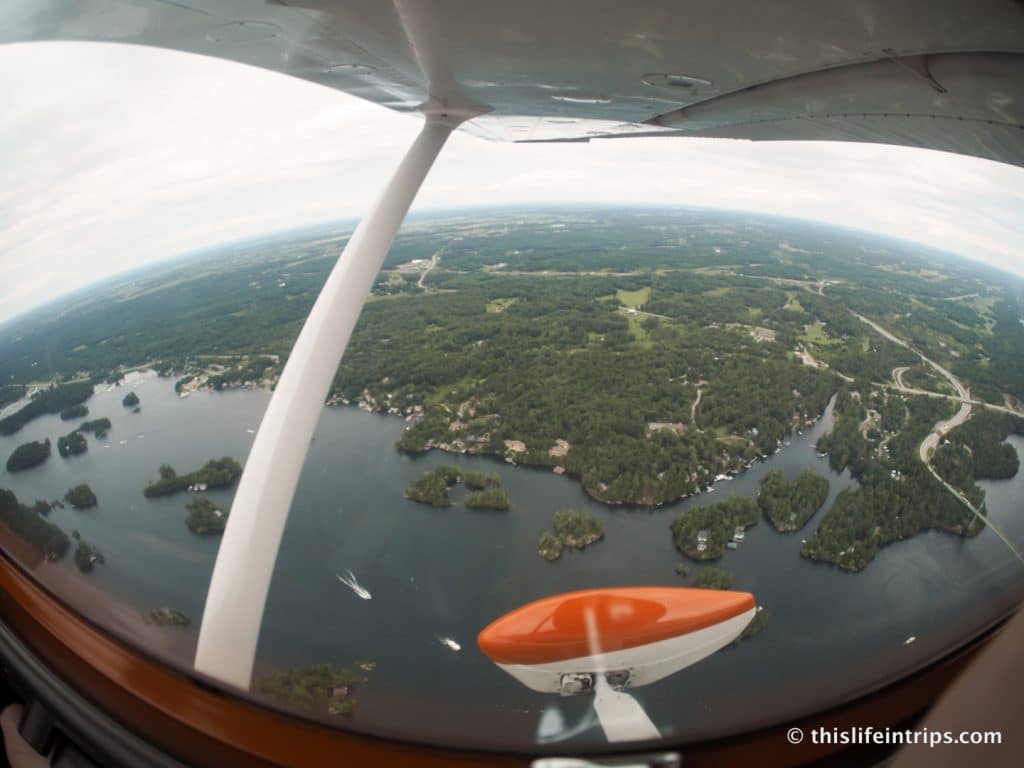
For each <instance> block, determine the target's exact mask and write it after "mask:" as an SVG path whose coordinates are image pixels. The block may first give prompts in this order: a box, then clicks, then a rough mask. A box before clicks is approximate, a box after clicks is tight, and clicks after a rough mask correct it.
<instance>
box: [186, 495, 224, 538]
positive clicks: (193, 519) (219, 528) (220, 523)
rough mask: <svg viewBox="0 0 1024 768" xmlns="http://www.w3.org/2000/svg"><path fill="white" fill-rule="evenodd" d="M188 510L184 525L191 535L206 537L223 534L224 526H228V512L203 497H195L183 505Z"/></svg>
mask: <svg viewBox="0 0 1024 768" xmlns="http://www.w3.org/2000/svg"><path fill="white" fill-rule="evenodd" d="M185 509H186V510H188V517H186V518H185V525H187V526H188V529H189V530H190V531H192V533H196V534H199V535H201V536H202V535H207V534H212V533H223V532H224V526H226V525H227V524H228V514H229V512H228V510H226V509H224V508H223V507H218V506H217V505H216V504H214V503H213V502H212V501H210V500H209V499H208V498H206V497H205V496H197V497H196V498H194V499H192V501H190V502H189V503H188V504H186V505H185Z"/></svg>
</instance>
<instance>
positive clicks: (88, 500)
mask: <svg viewBox="0 0 1024 768" xmlns="http://www.w3.org/2000/svg"><path fill="white" fill-rule="evenodd" d="M64 501H66V502H67V503H68V504H70V505H71V506H72V507H73V508H74V509H88V508H89V507H95V506H96V504H97V503H98V502H97V499H96V494H95V493H93V490H92V488H90V487H89V485H88V484H87V483H81V484H79V485H76V486H75V487H74V488H71V489H70V490H69V491H68V492H67V493H65V494H64Z"/></svg>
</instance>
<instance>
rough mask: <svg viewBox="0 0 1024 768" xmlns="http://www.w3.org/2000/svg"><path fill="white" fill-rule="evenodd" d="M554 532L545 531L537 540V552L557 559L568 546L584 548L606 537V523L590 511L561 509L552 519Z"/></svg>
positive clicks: (545, 556)
mask: <svg viewBox="0 0 1024 768" xmlns="http://www.w3.org/2000/svg"><path fill="white" fill-rule="evenodd" d="M551 525H552V527H553V528H554V529H555V530H554V533H551V532H550V531H545V532H544V533H542V534H541V537H540V540H539V541H538V542H537V554H539V555H540V556H541V557H543V558H544V559H545V560H557V559H558V558H559V557H560V556H561V554H562V551H563V550H564V549H565V548H566V547H571V548H572V549H584V548H585V547H589V546H590V545H591V544H593V543H594V542H596V541H599V540H600V539H602V538H604V523H602V522H601V521H600V520H599V519H598V518H597V517H595V516H594V515H592V514H591V513H590V512H584V511H582V510H579V509H560V510H558V511H557V512H555V516H554V518H553V519H552V521H551Z"/></svg>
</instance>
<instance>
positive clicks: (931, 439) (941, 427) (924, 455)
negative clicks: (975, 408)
mask: <svg viewBox="0 0 1024 768" xmlns="http://www.w3.org/2000/svg"><path fill="white" fill-rule="evenodd" d="M850 312H851V313H852V314H853V316H854V317H856V318H857V319H858V320H860V321H861V322H862V323H866V324H868V325H869V326H871V327H872V328H874V329H875V331H877V332H878V333H879V334H881V335H882V336H884V337H885V338H887V339H888V340H889V341H891V342H892V343H893V344H899V345H900V346H901V347H903V348H904V349H909V350H910V351H911V352H913V353H914V354H915V355H917V356H918V357H919V358H921V360H922V361H923V362H925V363H927V364H928V365H930V366H931V367H932V368H934V369H935V370H936V371H938V373H939V374H940V375H941V376H942V377H943V378H944V379H945V380H946V381H948V382H949V383H950V384H952V385H953V388H954V389H955V390H956V392H957V396H958V397H957V399H958V400H959V401H960V410H958V411H957V412H956V413H955V414H953V415H952V416H950V417H949V418H948V419H944V420H943V421H940V422H938V423H937V424H936V425H935V426H934V427H933V428H932V431H931V432H930V433H928V436H927V437H926V438H925V439H924V441H922V443H921V447H920V449H919V451H918V452H919V454H920V456H921V461H923V462H924V463H925V466H927V467H928V470H929V471H930V472H931V473H932V474H933V475H934V476H935V478H936V479H937V480H938V481H939V482H941V483H942V484H943V485H946V483H945V481H944V480H943V479H942V478H941V477H939V475H938V473H937V472H936V471H935V470H934V469H932V465H931V463H930V462H929V461H928V457H929V455H930V454H931V452H932V451H933V450H935V448H936V446H938V444H939V440H941V439H942V437H943V435H945V434H946V433H947V432H949V431H950V430H951V429H954V428H956V427H958V426H960V425H961V424H963V423H964V422H965V421H967V420H968V419H969V418H971V408H972V405H973V403H974V401H973V400H971V393H970V390H968V389H967V387H966V386H964V384H963V382H961V381H960V379H958V378H957V377H956V376H954V375H953V374H952V373H950V372H949V371H947V370H946V369H945V368H943V367H942V366H941V365H939V364H938V363H936V362H935V361H934V360H932V359H931V358H929V357H927V356H925V355H923V354H922V353H920V352H918V351H917V350H916V349H914V348H913V347H912V346H910V344H908V343H907V342H905V341H904V340H903V339H901V338H900V337H898V336H895V335H894V334H892V333H891V332H889V331H888V330H886V329H885V328H883V327H882V326H880V325H879V324H878V323H876V322H875V321H874V320H870V319H868V318H866V317H864V315H861V314H859V313H857V312H854V311H853V310H852V309H851V310H850ZM905 370H906V369H905V368H904V369H900V368H896V369H895V370H893V379H894V380H895V382H896V385H897V387H898V388H901V389H907V387H905V386H904V384H903V381H902V379H903V371H905ZM947 487H949V488H950V489H951V490H952V486H948V485H947ZM957 496H958V497H960V498H961V499H962V500H963V501H964V502H965V503H967V505H968V506H971V505H970V503H968V502H967V501H966V499H963V495H962V494H960V493H957ZM971 509H972V510H973V509H974V508H973V507H971Z"/></svg>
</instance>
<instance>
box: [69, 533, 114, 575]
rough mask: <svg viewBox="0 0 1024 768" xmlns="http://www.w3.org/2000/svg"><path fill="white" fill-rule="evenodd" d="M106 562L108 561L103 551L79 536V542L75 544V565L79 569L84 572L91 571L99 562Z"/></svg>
mask: <svg viewBox="0 0 1024 768" xmlns="http://www.w3.org/2000/svg"><path fill="white" fill-rule="evenodd" d="M104 562H106V561H105V560H104V559H103V553H102V552H100V551H99V550H98V549H97V548H96V547H94V546H92V545H91V544H90V543H89V542H87V541H86V540H85V539H83V538H81V537H79V539H78V544H77V545H76V546H75V566H77V568H78V570H80V571H81V572H82V573H90V572H91V571H92V570H93V568H94V567H95V566H96V564H97V563H99V564H102V563H104Z"/></svg>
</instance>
